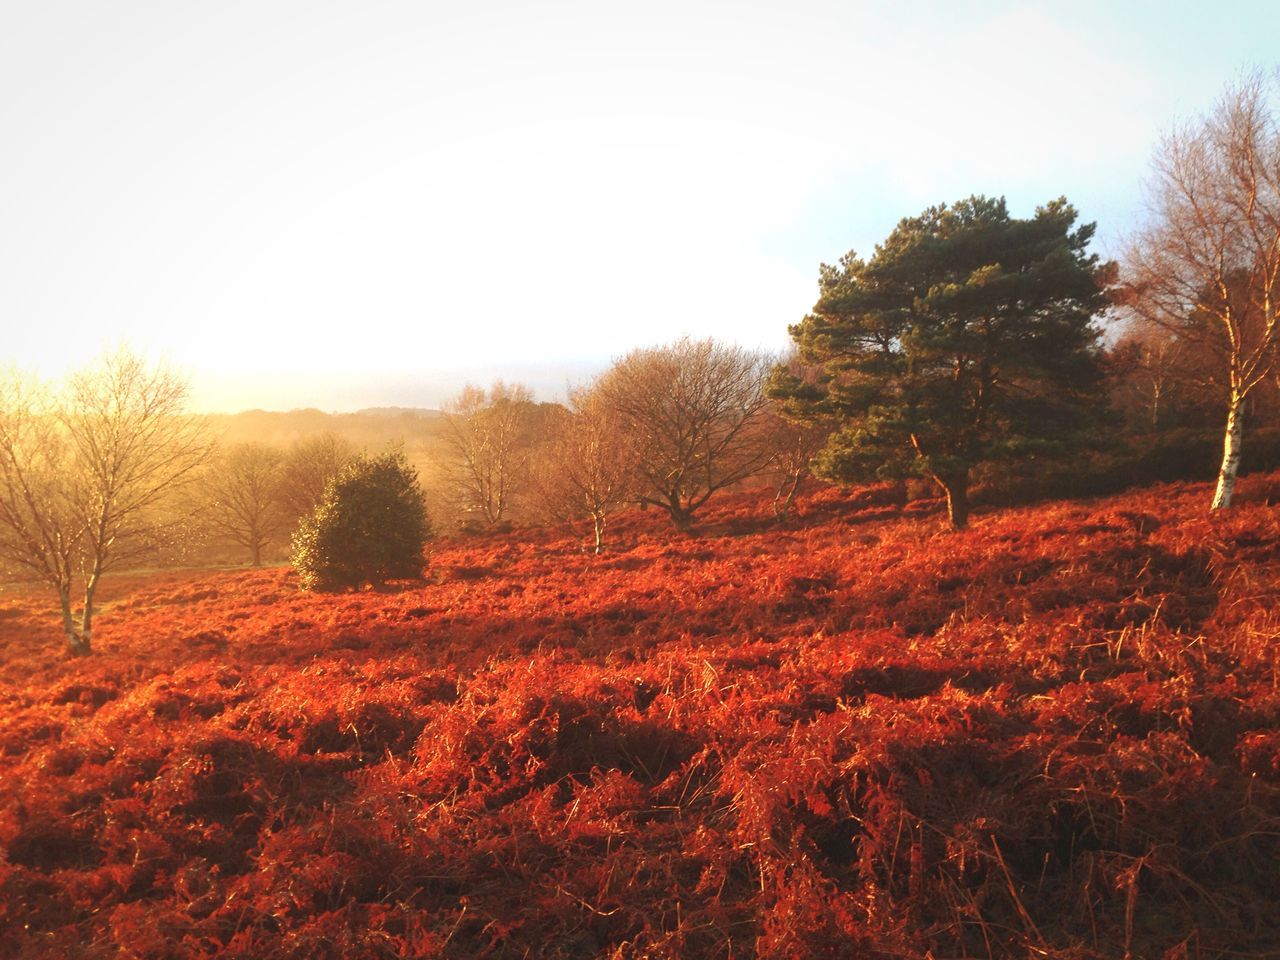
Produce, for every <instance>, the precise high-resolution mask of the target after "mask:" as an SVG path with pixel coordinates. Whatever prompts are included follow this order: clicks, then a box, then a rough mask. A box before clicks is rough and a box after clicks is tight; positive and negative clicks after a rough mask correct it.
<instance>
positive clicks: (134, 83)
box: [0, 0, 1280, 411]
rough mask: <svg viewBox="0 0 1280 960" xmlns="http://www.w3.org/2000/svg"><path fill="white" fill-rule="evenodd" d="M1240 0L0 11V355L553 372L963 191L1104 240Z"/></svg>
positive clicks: (334, 402)
mask: <svg viewBox="0 0 1280 960" xmlns="http://www.w3.org/2000/svg"><path fill="white" fill-rule="evenodd" d="M1276 35H1277V34H1276V30H1275V13H1274V10H1273V9H1271V8H1270V5H1269V4H1268V3H1267V2H1261V0H1260V2H1254V3H1245V2H1240V3H1232V2H1230V0H1219V2H1216V3H1212V4H1210V3H1190V2H1178V0H1162V2H1145V0H1133V2H1122V0H1110V2H1102V0H1099V2H1090V0H1071V2H1045V3H1004V2H986V3H977V2H974V3H963V2H938V3H933V2H920V0H913V2H911V3H858V2H853V0H843V2H809V0H789V2H786V3H780V2H769V3H763V2H760V3H757V2H754V0H734V2H698V0H683V2H675V3H668V2H666V0H649V2H645V3H634V2H630V3H620V2H610V0H583V2H578V0H575V2H560V0H540V2H534V0H523V2H516V0H508V2H502V3H498V2H489V0H467V2H459V0H450V2H433V0H417V2H407V0H406V2H394V0H360V2H355V0H352V2H343V3H338V2H326V0H305V2H285V0H249V2H240V0H219V2H216V3H215V2H196V0H155V2H136V0H113V2H112V3H100V2H96V0H95V2H75V3H69V2H63V0H25V2H16V0H0V91H3V92H2V93H0V131H2V132H3V133H2V135H3V140H0V331H3V333H2V335H0V336H2V339H0V365H3V366H16V367H19V368H23V369H30V370H35V371H37V372H38V373H40V374H42V375H44V376H47V377H58V376H61V375H63V374H64V373H66V372H67V371H69V370H71V369H75V368H78V367H81V366H84V365H86V364H89V363H91V362H92V361H93V360H94V358H95V357H97V356H99V355H101V354H102V353H103V352H104V351H105V350H110V349H112V348H114V347H117V346H119V345H121V344H124V345H128V346H130V347H132V348H133V349H135V350H139V351H142V352H144V353H145V354H146V355H147V356H148V357H149V358H150V359H152V360H153V361H155V362H159V363H165V364H167V365H169V366H171V367H174V368H176V369H178V370H179V371H181V372H183V373H185V374H186V375H188V376H189V377H190V380H191V385H192V403H193V405H194V407H195V408H196V409H200V410H206V411H215V410H228V411H231V410H238V409H246V408H252V407H261V408H266V409H291V408H295V407H308V406H311V407H318V408H320V409H323V410H351V409H357V408H360V407H367V406H383V405H399V406H428V407H429V406H438V405H439V404H440V403H442V402H443V401H445V400H446V399H447V398H448V396H449V395H451V394H452V393H454V392H456V391H457V390H458V389H459V388H460V387H461V386H462V384H463V383H465V382H467V381H473V382H477V383H484V382H487V381H488V380H489V379H491V378H494V377H504V378H506V379H508V380H519V381H523V382H525V383H528V384H530V385H531V386H533V387H534V388H535V390H536V391H537V392H538V393H539V395H540V396H542V397H543V398H547V399H551V398H554V397H555V396H556V395H557V393H562V392H563V389H564V386H565V384H566V383H568V382H580V381H582V380H584V379H586V378H588V377H589V376H591V375H592V374H593V373H595V372H597V371H599V370H601V369H603V368H604V367H605V366H607V365H608V363H609V362H610V360H611V359H612V358H615V357H617V356H620V355H622V354H624V353H625V352H627V351H628V350H630V349H633V348H636V347H642V346H650V345H653V344H658V343H663V342H667V341H670V340H671V339H674V338H676V337H679V336H681V335H685V334H688V335H690V336H693V337H707V336H714V337H717V338H720V339H723V340H727V341H732V342H736V343H739V344H742V345H744V346H747V347H750V348H753V349H757V348H758V349H764V350H770V351H777V350H781V349H783V348H784V347H785V346H786V344H787V342H788V338H787V332H786V328H787V325H788V324H789V323H794V322H796V321H797V320H799V319H800V317H802V316H803V315H804V313H805V312H806V310H807V309H808V308H809V307H810V306H811V305H812V303H813V301H814V299H815V296H816V281H817V272H818V265H819V264H820V263H822V262H833V261H835V260H836V259H838V258H839V257H840V256H841V255H842V254H843V253H844V252H846V251H847V250H850V249H854V250H857V251H858V252H859V253H863V254H870V253H871V252H872V251H873V249H874V246H875V244H876V243H877V242H878V241H880V240H882V239H883V238H884V237H885V236H886V235H887V234H888V233H889V231H890V230H892V228H893V226H894V225H895V224H896V223H897V222H898V220H900V219H901V218H902V217H904V216H910V215H913V214H916V213H918V212H920V211H921V210H922V209H924V208H925V207H927V206H930V205H932V204H936V203H944V202H950V201H953V200H956V199H960V198H962V197H966V196H969V195H970V194H975V193H978V194H987V195H998V196H1005V197H1007V199H1008V202H1009V205H1010V209H1011V212H1012V213H1013V214H1014V215H1015V216H1029V215H1031V214H1032V213H1033V211H1034V209H1035V207H1036V206H1037V205H1038V204H1041V203H1044V202H1045V201H1047V200H1050V199H1053V198H1055V197H1058V196H1060V195H1065V196H1066V197H1067V198H1068V199H1069V200H1070V201H1071V202H1072V203H1074V204H1075V206H1076V207H1077V209H1078V210H1079V211H1080V213H1081V216H1082V219H1083V220H1084V221H1097V223H1098V231H1099V234H1098V240H1097V243H1096V249H1097V251H1098V252H1100V253H1102V254H1103V255H1114V254H1115V253H1116V252H1117V251H1118V249H1119V246H1120V244H1121V243H1122V241H1123V238H1124V236H1125V235H1126V233H1127V232H1128V231H1130V230H1132V229H1133V228H1134V226H1135V224H1136V223H1137V222H1138V220H1139V218H1140V216H1141V213H1142V183H1143V181H1144V178H1145V176H1146V173H1147V170H1148V168H1149V163H1150V158H1151V155H1152V151H1153V149H1154V147H1155V145H1156V143H1157V142H1158V139H1159V137H1160V135H1161V133H1162V132H1163V131H1165V130H1167V129H1169V127H1170V126H1171V125H1172V124H1174V123H1176V122H1182V121H1188V120H1193V119H1194V118H1195V117H1196V116H1198V115H1200V114H1202V113H1203V112H1204V111H1205V110H1207V109H1208V108H1209V107H1210V106H1211V105H1212V103H1213V101H1214V100H1215V99H1216V98H1217V97H1218V96H1219V95H1220V94H1221V92H1222V89H1223V87H1224V85H1225V84H1226V83H1228V82H1229V81H1231V80H1232V79H1233V78H1234V77H1236V76H1238V75H1239V73H1240V71H1241V70H1242V69H1246V68H1250V67H1261V68H1267V69H1269V68H1271V67H1273V66H1275V65H1276V64H1277V62H1280V54H1277V53H1276V52H1275V39H1276Z"/></svg>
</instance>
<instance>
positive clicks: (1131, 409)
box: [1107, 324, 1222, 432]
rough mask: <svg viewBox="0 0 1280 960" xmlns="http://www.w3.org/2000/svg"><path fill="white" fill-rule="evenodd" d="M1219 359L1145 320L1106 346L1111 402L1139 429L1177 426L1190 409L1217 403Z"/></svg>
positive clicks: (1149, 429)
mask: <svg viewBox="0 0 1280 960" xmlns="http://www.w3.org/2000/svg"><path fill="white" fill-rule="evenodd" d="M1218 359H1219V358H1218V356H1217V355H1216V354H1215V353H1214V352H1212V351H1208V350H1206V349H1205V348H1204V347H1203V345H1201V344H1199V343H1193V342H1190V341H1188V340H1186V339H1184V338H1183V337H1182V336H1180V335H1178V334H1177V333H1175V332H1173V331H1171V330H1167V329H1164V328H1162V327H1157V326H1154V325H1152V324H1144V325H1141V326H1139V327H1137V328H1136V329H1133V330H1130V331H1128V332H1127V333H1126V334H1124V335H1123V336H1122V337H1121V338H1120V339H1119V340H1117V341H1116V342H1115V344H1114V345H1113V346H1112V347H1111V348H1110V349H1109V350H1108V351H1107V371H1108V374H1107V375H1108V380H1109V382H1110V390H1111V398H1112V403H1113V404H1114V405H1115V406H1116V407H1117V409H1118V410H1120V411H1121V412H1122V413H1123V414H1124V416H1125V420H1126V422H1127V424H1128V426H1129V427H1130V429H1132V430H1134V431H1137V432H1157V431H1159V430H1163V429H1165V428H1167V427H1170V426H1177V425H1178V424H1179V421H1180V420H1181V419H1183V418H1185V416H1186V414H1187V412H1188V411H1189V410H1191V409H1202V408H1203V407H1204V406H1205V405H1206V404H1212V403H1213V398H1214V397H1215V396H1216V395H1217V393H1218V392H1219V391H1218V388H1219V387H1220V386H1221V381H1222V376H1221V374H1222V371H1221V370H1219V369H1218Z"/></svg>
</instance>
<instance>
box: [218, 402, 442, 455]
mask: <svg viewBox="0 0 1280 960" xmlns="http://www.w3.org/2000/svg"><path fill="white" fill-rule="evenodd" d="M442 416H443V414H442V413H441V412H440V411H439V410H428V409H422V408H411V407H372V408H370V409H367V410H360V411H357V412H356V413H325V412H324V411H323V410H317V409H315V408H314V407H308V408H305V409H301V410H288V411H275V410H246V411H244V412H242V413H232V414H212V415H210V416H209V418H208V419H209V423H210V426H211V428H212V429H213V430H214V431H215V432H216V433H217V434H218V436H219V437H220V438H221V439H222V440H223V441H224V442H225V443H229V444H232V443H247V442H258V443H267V444H271V445H273V446H280V447H287V446H289V445H290V444H292V443H295V442H297V441H298V440H301V439H303V438H305V437H308V436H313V435H315V434H317V433H334V434H337V435H338V436H340V437H342V438H344V439H346V440H349V441H350V442H351V443H353V444H355V445H356V446H357V447H367V448H369V449H377V448H381V447H384V446H386V445H387V444H388V443H403V444H406V445H409V444H412V443H415V442H418V441H430V439H431V438H432V437H433V436H434V435H435V429H436V426H437V425H438V424H439V423H440V420H441V417H442Z"/></svg>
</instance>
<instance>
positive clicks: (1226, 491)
mask: <svg viewBox="0 0 1280 960" xmlns="http://www.w3.org/2000/svg"><path fill="white" fill-rule="evenodd" d="M1243 438H1244V397H1240V396H1235V395H1233V396H1232V398H1231V406H1230V408H1229V409H1228V410H1227V432H1226V435H1225V436H1224V437H1223V440H1222V466H1221V467H1220V468H1219V470H1218V488H1217V489H1216V490H1215V491H1214V493H1213V506H1212V507H1211V509H1213V510H1224V509H1226V508H1227V507H1229V506H1231V498H1232V497H1233V496H1234V495H1235V492H1236V474H1237V473H1239V472H1240V443H1241V440H1242V439H1243Z"/></svg>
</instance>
